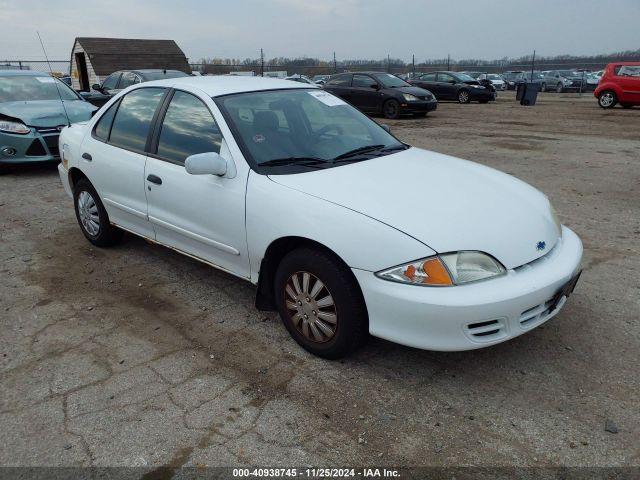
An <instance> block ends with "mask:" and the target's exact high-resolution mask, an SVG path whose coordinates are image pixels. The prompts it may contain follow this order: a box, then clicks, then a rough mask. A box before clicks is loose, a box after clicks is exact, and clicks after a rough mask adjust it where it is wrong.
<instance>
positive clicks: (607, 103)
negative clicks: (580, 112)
mask: <svg viewBox="0 0 640 480" xmlns="http://www.w3.org/2000/svg"><path fill="white" fill-rule="evenodd" d="M616 103H618V97H617V96H616V93H615V92H614V91H612V90H604V91H602V92H600V94H599V95H598V105H600V107H602V108H613V107H615V106H616Z"/></svg>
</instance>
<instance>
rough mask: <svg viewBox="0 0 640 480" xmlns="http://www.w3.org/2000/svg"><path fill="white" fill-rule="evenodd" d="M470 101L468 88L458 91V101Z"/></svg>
mask: <svg viewBox="0 0 640 480" xmlns="http://www.w3.org/2000/svg"><path fill="white" fill-rule="evenodd" d="M470 101H471V94H470V93H469V90H465V89H462V90H460V91H459V92H458V103H469V102H470Z"/></svg>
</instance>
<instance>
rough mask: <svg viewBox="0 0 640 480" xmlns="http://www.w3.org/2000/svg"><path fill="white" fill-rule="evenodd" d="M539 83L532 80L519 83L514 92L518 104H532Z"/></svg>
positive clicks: (538, 89) (538, 88)
mask: <svg viewBox="0 0 640 480" xmlns="http://www.w3.org/2000/svg"><path fill="white" fill-rule="evenodd" d="M539 91H540V85H539V84H537V83H534V82H526V83H520V84H519V85H518V91H517V93H516V100H519V101H520V105H526V106H532V105H535V104H536V100H537V99H538V92H539Z"/></svg>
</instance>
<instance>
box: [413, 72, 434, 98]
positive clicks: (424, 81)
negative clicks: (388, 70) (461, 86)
mask: <svg viewBox="0 0 640 480" xmlns="http://www.w3.org/2000/svg"><path fill="white" fill-rule="evenodd" d="M411 83H412V84H413V85H415V86H417V87H420V88H425V89H427V90H429V91H430V92H431V93H433V94H434V95H435V96H436V98H438V83H437V82H436V74H435V73H425V74H423V75H420V77H419V78H418V80H416V81H414V82H411Z"/></svg>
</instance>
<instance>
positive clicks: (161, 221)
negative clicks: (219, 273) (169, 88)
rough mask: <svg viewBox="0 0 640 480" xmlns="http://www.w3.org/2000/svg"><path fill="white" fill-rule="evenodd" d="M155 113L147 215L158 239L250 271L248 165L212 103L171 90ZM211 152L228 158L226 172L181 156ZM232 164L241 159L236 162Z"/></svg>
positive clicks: (245, 272) (216, 262) (229, 267)
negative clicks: (207, 169) (194, 167)
mask: <svg viewBox="0 0 640 480" xmlns="http://www.w3.org/2000/svg"><path fill="white" fill-rule="evenodd" d="M166 105H167V106H166V107H165V108H164V109H163V113H161V114H160V115H159V120H158V125H157V126H156V129H155V132H154V139H153V141H152V143H151V146H150V153H149V157H148V159H147V166H146V171H145V179H146V180H145V184H146V189H145V190H146V194H147V199H148V204H149V220H150V222H151V223H152V224H153V226H154V228H155V231H156V240H157V241H158V242H160V243H163V244H165V245H168V246H170V247H173V248H176V249H178V250H180V251H182V252H185V253H188V254H190V255H193V256H195V257H197V258H200V259H203V260H206V261H207V262H209V263H212V264H214V265H216V266H219V267H221V268H222V269H224V270H227V271H230V272H232V273H234V274H236V275H239V276H241V277H245V278H246V277H249V259H248V252H247V242H246V233H245V212H244V208H245V191H246V182H247V175H248V166H247V165H246V163H244V162H237V163H236V162H234V160H233V157H232V154H231V151H230V149H229V147H228V144H227V142H226V140H225V137H226V138H228V139H230V138H231V134H230V133H229V131H228V129H227V130H226V132H227V133H225V134H224V135H223V133H222V131H221V129H220V125H224V126H225V128H226V125H225V123H224V120H223V119H222V116H221V114H220V112H219V111H218V109H217V107H216V105H215V104H214V103H213V101H211V99H207V98H205V97H199V96H197V95H195V94H194V93H191V92H186V91H182V90H175V91H174V92H173V93H172V96H171V98H170V100H169V101H168V103H166ZM205 152H215V153H219V154H220V155H221V156H223V157H224V158H225V159H226V160H227V162H228V169H227V174H226V175H224V176H221V177H220V176H217V175H191V174H189V173H187V171H186V170H185V167H184V163H185V159H186V158H187V157H188V156H189V155H194V154H197V153H205ZM236 164H239V166H238V167H236Z"/></svg>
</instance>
